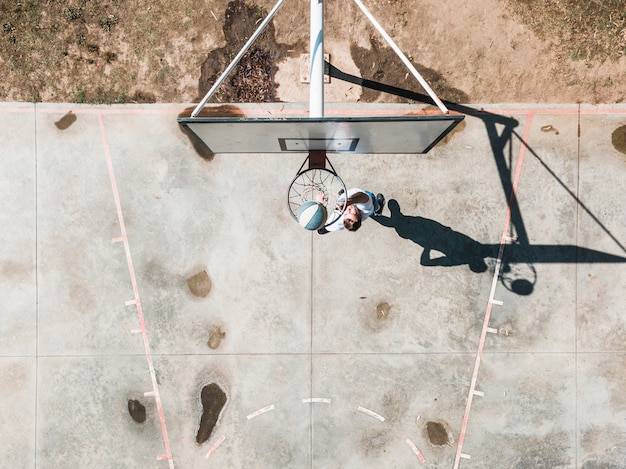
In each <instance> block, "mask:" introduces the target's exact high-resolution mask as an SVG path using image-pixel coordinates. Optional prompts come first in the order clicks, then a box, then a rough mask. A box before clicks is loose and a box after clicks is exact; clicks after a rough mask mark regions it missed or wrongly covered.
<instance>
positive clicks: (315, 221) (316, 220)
mask: <svg viewBox="0 0 626 469" xmlns="http://www.w3.org/2000/svg"><path fill="white" fill-rule="evenodd" d="M298 222H299V223H300V226H301V227H302V228H304V229H305V230H310V231H314V230H317V229H319V228H321V227H322V226H324V225H325V224H326V207H324V205H322V204H321V203H319V202H313V201H309V202H305V203H303V204H302V205H300V208H299V209H298Z"/></svg>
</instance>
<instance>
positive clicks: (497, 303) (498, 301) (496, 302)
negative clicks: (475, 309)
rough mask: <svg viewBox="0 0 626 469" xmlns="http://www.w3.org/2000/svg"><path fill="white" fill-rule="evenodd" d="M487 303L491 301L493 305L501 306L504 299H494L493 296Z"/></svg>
mask: <svg viewBox="0 0 626 469" xmlns="http://www.w3.org/2000/svg"><path fill="white" fill-rule="evenodd" d="M489 303H492V304H494V305H498V306H502V305H503V304H504V301H500V300H494V299H493V298H492V299H490V300H489Z"/></svg>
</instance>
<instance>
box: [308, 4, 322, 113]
mask: <svg viewBox="0 0 626 469" xmlns="http://www.w3.org/2000/svg"><path fill="white" fill-rule="evenodd" d="M309 47H310V51H311V53H310V54H309V58H310V60H311V64H310V69H311V85H310V88H309V117H324V0H311V41H310V45H309Z"/></svg>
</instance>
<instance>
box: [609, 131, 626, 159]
mask: <svg viewBox="0 0 626 469" xmlns="http://www.w3.org/2000/svg"><path fill="white" fill-rule="evenodd" d="M611 143H612V144H613V147H614V148H615V149H616V150H617V151H619V152H620V153H623V154H625V155H626V125H622V126H621V127H618V128H617V129H615V130H614V131H613V133H612V134H611Z"/></svg>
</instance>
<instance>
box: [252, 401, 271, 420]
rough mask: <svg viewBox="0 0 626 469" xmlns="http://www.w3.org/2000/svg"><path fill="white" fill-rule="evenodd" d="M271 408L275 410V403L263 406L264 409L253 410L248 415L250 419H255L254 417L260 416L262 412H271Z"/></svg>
mask: <svg viewBox="0 0 626 469" xmlns="http://www.w3.org/2000/svg"><path fill="white" fill-rule="evenodd" d="M270 410H274V404H271V405H268V406H267V407H263V408H262V409H259V410H257V411H255V412H252V413H251V414H250V415H248V417H247V418H248V420H251V419H253V418H254V417H258V416H259V415H261V414H264V413H265V412H269V411H270Z"/></svg>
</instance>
